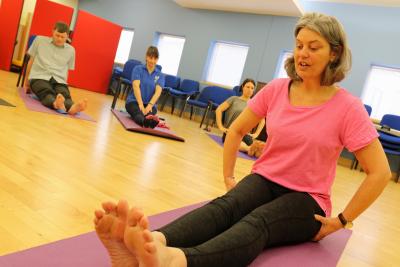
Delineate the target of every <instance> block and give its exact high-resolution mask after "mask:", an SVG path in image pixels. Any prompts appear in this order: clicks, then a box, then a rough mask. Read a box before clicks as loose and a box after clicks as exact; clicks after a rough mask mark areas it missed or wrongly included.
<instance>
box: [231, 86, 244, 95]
mask: <svg viewBox="0 0 400 267" xmlns="http://www.w3.org/2000/svg"><path fill="white" fill-rule="evenodd" d="M232 90H233V91H234V92H235V95H236V96H241V95H242V90H240V85H236V86H235V87H233V88H232Z"/></svg>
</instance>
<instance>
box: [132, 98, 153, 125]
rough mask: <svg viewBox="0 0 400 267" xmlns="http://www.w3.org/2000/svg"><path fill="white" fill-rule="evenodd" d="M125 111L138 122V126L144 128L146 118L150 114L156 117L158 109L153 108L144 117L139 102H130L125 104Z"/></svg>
mask: <svg viewBox="0 0 400 267" xmlns="http://www.w3.org/2000/svg"><path fill="white" fill-rule="evenodd" d="M146 105H147V104H145V105H144V106H145V107H146ZM125 109H126V111H127V112H128V113H129V115H131V117H132V119H133V120H134V122H136V124H138V125H140V126H142V127H144V126H145V125H144V121H145V116H146V115H149V114H153V115H155V114H156V113H157V109H156V107H154V106H153V108H152V110H151V111H150V112H149V113H148V114H146V115H144V114H143V113H142V111H140V108H139V105H138V103H137V102H129V103H126V104H125Z"/></svg>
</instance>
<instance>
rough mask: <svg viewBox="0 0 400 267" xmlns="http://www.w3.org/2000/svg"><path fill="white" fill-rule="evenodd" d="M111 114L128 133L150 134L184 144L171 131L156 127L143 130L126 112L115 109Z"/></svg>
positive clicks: (181, 139)
mask: <svg viewBox="0 0 400 267" xmlns="http://www.w3.org/2000/svg"><path fill="white" fill-rule="evenodd" d="M111 112H112V113H113V114H114V115H115V117H117V119H118V120H119V122H120V123H121V124H122V126H124V128H125V129H126V130H128V131H132V132H139V133H144V134H150V135H155V136H160V137H164V138H168V139H173V140H177V141H180V142H185V139H183V138H182V137H180V136H177V135H176V134H175V133H174V132H173V131H171V130H169V129H166V128H161V127H156V128H154V129H151V128H144V127H142V126H140V125H137V124H136V123H135V122H134V121H133V120H132V119H131V117H130V115H129V114H128V113H127V112H123V111H118V110H115V109H112V110H111Z"/></svg>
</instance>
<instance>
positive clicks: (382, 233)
mask: <svg viewBox="0 0 400 267" xmlns="http://www.w3.org/2000/svg"><path fill="white" fill-rule="evenodd" d="M16 79H17V75H16V74H14V73H9V72H4V71H0V98H2V99H4V100H6V101H8V102H10V103H12V104H14V105H16V106H17V107H15V108H12V107H6V106H0V129H1V130H0V222H1V223H0V237H1V238H0V240H1V241H0V255H4V254H7V253H10V252H14V251H18V250H23V249H26V248H30V247H33V246H38V245H41V244H45V243H49V242H52V241H56V240H60V239H64V238H67V237H72V236H75V235H79V234H82V233H85V232H88V231H92V230H93V223H92V219H93V210H94V209H96V208H98V207H99V204H100V202H101V201H104V200H117V199H119V198H126V199H128V201H129V202H130V203H132V204H135V205H138V206H142V207H143V209H144V211H145V212H146V213H147V214H155V213H159V212H162V211H166V210H170V209H174V208H178V207H181V206H184V205H188V204H193V203H196V202H200V201H204V200H208V199H211V198H214V197H217V196H219V195H220V194H222V193H224V186H223V183H222V175H221V174H222V148H221V147H219V146H218V145H216V144H215V143H214V142H213V141H211V139H210V138H209V137H208V136H207V135H206V133H205V132H204V131H203V130H201V129H200V128H199V124H198V123H197V122H193V121H190V120H188V119H187V118H186V119H182V118H179V117H178V116H171V115H169V114H167V113H160V114H161V116H162V117H164V118H166V120H167V122H168V124H169V125H170V126H171V127H172V129H173V130H174V131H175V132H176V133H178V134H179V135H181V136H183V137H184V138H185V139H186V142H185V143H181V142H177V141H172V140H168V139H163V138H159V137H154V136H149V135H143V134H137V133H131V132H128V131H125V130H124V129H123V127H122V126H121V125H120V123H119V122H118V121H117V119H116V118H115V117H113V115H112V114H111V112H110V104H111V97H110V96H105V95H102V94H97V93H92V92H89V91H86V90H79V89H75V88H73V89H72V90H71V91H72V96H73V98H74V99H79V98H83V97H85V98H87V99H88V100H89V107H88V109H87V111H86V113H87V114H89V115H90V116H92V117H93V118H95V119H96V121H97V122H95V123H94V122H89V121H83V120H77V119H70V118H65V117H62V116H56V115H50V114H45V113H39V112H31V111H28V110H27V109H26V108H25V106H24V104H23V102H22V101H21V99H20V98H19V97H18V94H17V91H16V87H15V83H16ZM120 105H121V103H120ZM251 164H252V162H251V161H248V160H244V159H238V161H237V168H236V176H237V177H242V176H243V175H245V174H247V173H249V171H250V168H251ZM362 179H363V173H361V172H358V171H351V170H349V168H348V167H346V166H338V168H337V178H336V181H335V184H334V187H333V192H332V195H333V204H334V213H333V214H337V212H339V211H341V210H342V209H343V208H344V206H345V204H346V203H347V202H348V200H349V199H350V198H351V196H352V194H353V193H354V192H355V190H356V188H357V187H358V185H359V184H360V182H361V181H362ZM398 218H400V184H396V183H394V182H393V181H392V182H390V183H389V185H388V187H387V188H386V189H385V192H384V193H383V195H382V196H381V198H380V199H379V200H378V201H377V202H376V203H375V204H374V205H373V206H372V207H371V208H370V209H369V210H368V211H367V212H365V213H364V214H363V215H362V216H361V217H360V218H359V219H357V220H356V221H355V226H354V228H353V230H354V231H353V235H352V237H351V239H350V241H349V243H348V245H347V247H346V249H345V252H344V253H343V256H342V258H341V260H340V262H339V266H385V267H386V266H400V223H399V220H398ZM299 264H300V263H299ZM300 265H301V264H300Z"/></svg>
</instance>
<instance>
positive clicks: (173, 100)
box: [171, 96, 175, 114]
mask: <svg viewBox="0 0 400 267" xmlns="http://www.w3.org/2000/svg"><path fill="white" fill-rule="evenodd" d="M174 110H175V97H174V96H172V105H171V114H174Z"/></svg>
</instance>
